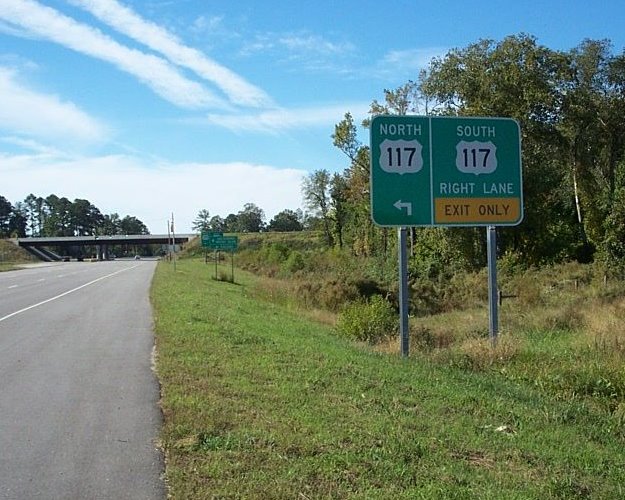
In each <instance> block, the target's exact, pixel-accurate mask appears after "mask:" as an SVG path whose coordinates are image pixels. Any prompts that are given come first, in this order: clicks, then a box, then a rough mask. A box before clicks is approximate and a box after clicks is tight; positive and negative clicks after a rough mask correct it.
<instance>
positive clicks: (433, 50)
mask: <svg viewBox="0 0 625 500" xmlns="http://www.w3.org/2000/svg"><path fill="white" fill-rule="evenodd" d="M448 50H449V49H446V48H443V47H428V48H422V49H408V50H391V51H389V52H387V53H386V54H385V55H384V57H383V58H382V59H381V60H380V61H378V63H377V64H376V66H375V67H374V68H373V69H372V70H371V73H372V74H376V75H377V76H380V77H383V78H387V77H388V76H390V75H397V76H399V77H402V78H403V77H404V75H408V78H411V79H412V80H416V78H417V76H418V74H419V73H418V72H419V71H420V70H421V69H425V68H427V66H428V64H429V63H430V61H431V60H432V58H433V57H437V56H442V55H444V54H446V53H447V52H448Z"/></svg>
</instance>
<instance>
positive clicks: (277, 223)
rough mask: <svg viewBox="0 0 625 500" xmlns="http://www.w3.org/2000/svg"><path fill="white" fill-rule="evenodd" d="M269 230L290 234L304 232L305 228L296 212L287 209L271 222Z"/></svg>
mask: <svg viewBox="0 0 625 500" xmlns="http://www.w3.org/2000/svg"><path fill="white" fill-rule="evenodd" d="M267 229H269V231H281V232H290V231H302V230H303V229H304V226H303V225H302V223H301V221H300V217H299V216H298V214H297V213H296V212H294V211H293V210H289V209H286V210H283V211H282V212H279V213H277V214H276V215H275V216H274V217H273V219H271V220H270V221H269V226H267Z"/></svg>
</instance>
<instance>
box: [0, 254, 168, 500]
mask: <svg viewBox="0 0 625 500" xmlns="http://www.w3.org/2000/svg"><path fill="white" fill-rule="evenodd" d="M155 265H156V263H155V262H154V261H148V260H139V261H134V260H133V261H112V262H93V263H92V262H84V263H83V262H70V263H55V264H52V265H46V266H43V267H36V268H31V269H25V270H21V271H15V272H5V273H0V499H3V500H13V499H15V500H18V499H19V500H22V499H40V498H41V499H133V500H134V499H164V498H165V496H166V490H165V486H164V483H163V481H162V478H161V476H162V473H163V470H164V466H163V458H162V456H161V453H160V452H159V451H158V449H157V446H156V439H157V437H158V433H159V429H160V425H161V413H160V410H159V407H158V399H159V387H158V381H157V379H156V376H155V374H154V373H153V371H152V366H151V354H152V349H153V344H154V338H153V332H152V314H151V308H150V303H149V298H148V290H149V286H150V282H151V279H152V274H153V272H154V268H155Z"/></svg>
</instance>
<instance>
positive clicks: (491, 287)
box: [486, 226, 499, 347]
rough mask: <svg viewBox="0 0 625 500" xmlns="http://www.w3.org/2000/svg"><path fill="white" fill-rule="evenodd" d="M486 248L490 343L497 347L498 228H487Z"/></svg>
mask: <svg viewBox="0 0 625 500" xmlns="http://www.w3.org/2000/svg"><path fill="white" fill-rule="evenodd" d="M486 248H487V253H488V332H489V336H490V341H491V343H492V345H493V347H495V346H496V345H497V334H498V330H499V316H498V313H499V311H498V306H499V301H498V296H497V228H496V227H495V226H488V227H487V228H486Z"/></svg>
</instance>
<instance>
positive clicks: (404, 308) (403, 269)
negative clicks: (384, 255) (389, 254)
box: [397, 227, 410, 357]
mask: <svg viewBox="0 0 625 500" xmlns="http://www.w3.org/2000/svg"><path fill="white" fill-rule="evenodd" d="M406 233H407V228H405V227H400V228H399V229H398V230H397V241H398V245H399V252H398V253H399V338H400V342H401V355H402V356H404V357H406V356H408V354H409V353H410V345H409V344H410V335H409V334H410V330H409V327H408V255H407V251H406Z"/></svg>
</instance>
